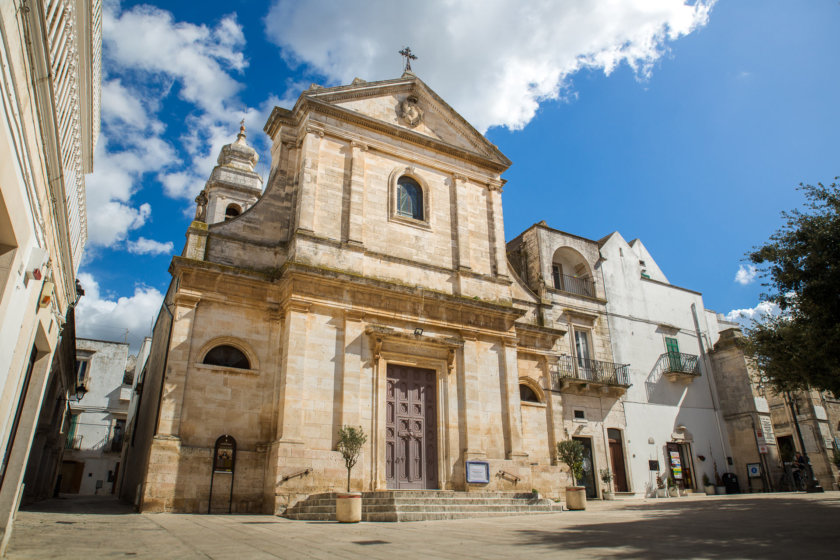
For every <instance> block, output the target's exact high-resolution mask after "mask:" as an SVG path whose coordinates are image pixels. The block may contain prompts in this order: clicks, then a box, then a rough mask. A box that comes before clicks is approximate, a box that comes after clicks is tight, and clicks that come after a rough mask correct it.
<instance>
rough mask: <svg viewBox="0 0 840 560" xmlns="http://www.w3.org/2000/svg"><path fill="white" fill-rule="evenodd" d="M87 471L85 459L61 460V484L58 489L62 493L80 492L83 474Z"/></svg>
mask: <svg viewBox="0 0 840 560" xmlns="http://www.w3.org/2000/svg"><path fill="white" fill-rule="evenodd" d="M84 472H85V463H84V462H83V461H62V462H61V475H60V477H61V486H60V487H59V489H58V491H59V492H61V493H62V494H78V493H79V490H80V489H81V487H82V475H83V474H84Z"/></svg>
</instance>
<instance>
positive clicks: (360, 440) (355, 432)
mask: <svg viewBox="0 0 840 560" xmlns="http://www.w3.org/2000/svg"><path fill="white" fill-rule="evenodd" d="M366 441H367V436H366V435H365V431H364V430H363V429H362V427H361V426H355V427H354V426H342V427H341V428H339V430H338V443H337V444H336V449H337V450H338V452H339V453H341V457H342V458H343V459H344V466H345V467H347V491H348V492H349V491H350V471H351V470H352V469H353V467H354V466H355V465H356V461H358V460H359V454H360V453H361V452H362V446H363V445H364V444H365V442H366Z"/></svg>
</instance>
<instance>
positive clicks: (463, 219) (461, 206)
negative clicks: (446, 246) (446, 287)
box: [452, 175, 504, 269]
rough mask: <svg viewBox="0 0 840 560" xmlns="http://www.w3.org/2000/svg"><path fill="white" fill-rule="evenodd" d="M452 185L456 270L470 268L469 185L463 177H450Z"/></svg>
mask: <svg viewBox="0 0 840 560" xmlns="http://www.w3.org/2000/svg"><path fill="white" fill-rule="evenodd" d="M452 184H453V187H454V189H455V204H456V205H457V211H458V212H457V216H458V223H457V226H456V227H457V231H458V236H457V238H458V268H459V269H469V268H470V216H469V209H468V202H467V193H468V189H469V185H467V179H466V177H464V176H463V175H455V176H453V177H452ZM503 239H504V237H503Z"/></svg>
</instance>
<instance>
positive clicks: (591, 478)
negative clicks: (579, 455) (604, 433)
mask: <svg viewBox="0 0 840 560" xmlns="http://www.w3.org/2000/svg"><path fill="white" fill-rule="evenodd" d="M572 439H573V440H575V441H579V442H580V443H581V445H583V480H582V481H578V482H583V485H584V486H585V487H586V497H587V498H590V499H595V498H597V497H598V490H597V488H595V463H594V462H593V461H592V440H591V439H590V438H582V437H576V438H572Z"/></svg>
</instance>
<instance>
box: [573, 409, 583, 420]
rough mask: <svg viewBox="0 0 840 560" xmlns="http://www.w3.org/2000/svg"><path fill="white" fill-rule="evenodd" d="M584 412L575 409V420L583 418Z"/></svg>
mask: <svg viewBox="0 0 840 560" xmlns="http://www.w3.org/2000/svg"><path fill="white" fill-rule="evenodd" d="M585 419H586V414H585V413H584V411H582V410H575V420H585Z"/></svg>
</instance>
